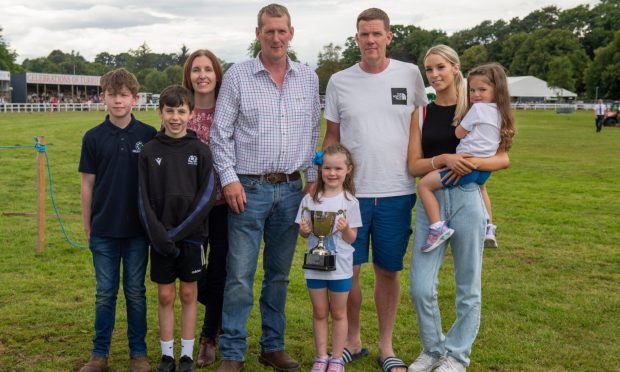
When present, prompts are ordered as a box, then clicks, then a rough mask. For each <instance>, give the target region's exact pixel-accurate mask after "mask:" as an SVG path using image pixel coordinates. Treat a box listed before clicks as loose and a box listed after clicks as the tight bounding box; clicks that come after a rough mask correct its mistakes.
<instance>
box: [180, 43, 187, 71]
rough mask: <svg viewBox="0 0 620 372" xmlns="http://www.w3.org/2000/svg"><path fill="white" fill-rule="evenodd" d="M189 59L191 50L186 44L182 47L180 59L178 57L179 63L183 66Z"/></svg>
mask: <svg viewBox="0 0 620 372" xmlns="http://www.w3.org/2000/svg"><path fill="white" fill-rule="evenodd" d="M188 57H189V48H188V47H187V46H186V45H185V44H183V46H181V52H179V54H178V57H177V63H178V64H179V65H181V66H183V65H184V64H185V61H187V58H188Z"/></svg>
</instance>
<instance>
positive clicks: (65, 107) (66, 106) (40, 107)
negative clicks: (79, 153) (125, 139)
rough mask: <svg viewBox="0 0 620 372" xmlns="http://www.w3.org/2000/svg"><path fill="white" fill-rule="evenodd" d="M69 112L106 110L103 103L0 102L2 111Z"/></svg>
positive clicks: (149, 107) (141, 108) (150, 106)
mask: <svg viewBox="0 0 620 372" xmlns="http://www.w3.org/2000/svg"><path fill="white" fill-rule="evenodd" d="M133 109H134V110H136V111H152V110H155V109H157V105H154V104H148V105H136V106H134V108H133ZM54 111H56V112H59V111H62V112H69V111H106V106H105V105H104V104H103V103H59V104H58V105H56V106H54V105H52V104H50V103H4V104H1V103H0V112H54Z"/></svg>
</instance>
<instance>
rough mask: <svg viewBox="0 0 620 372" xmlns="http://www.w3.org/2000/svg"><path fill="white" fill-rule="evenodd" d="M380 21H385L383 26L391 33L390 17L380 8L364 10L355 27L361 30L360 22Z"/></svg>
mask: <svg viewBox="0 0 620 372" xmlns="http://www.w3.org/2000/svg"><path fill="white" fill-rule="evenodd" d="M374 20H380V21H383V26H384V27H385V31H386V32H390V17H388V15H387V13H386V12H384V11H383V10H381V9H379V8H369V9H366V10H364V11H363V12H361V13H360V15H358V16H357V22H356V23H355V27H357V29H358V30H359V29H360V21H374Z"/></svg>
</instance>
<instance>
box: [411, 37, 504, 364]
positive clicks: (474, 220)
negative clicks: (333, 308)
mask: <svg viewBox="0 0 620 372" xmlns="http://www.w3.org/2000/svg"><path fill="white" fill-rule="evenodd" d="M424 68H425V72H426V77H427V78H428V81H429V83H430V84H431V85H432V86H433V88H435V90H436V92H437V99H436V100H435V101H434V102H433V103H431V104H430V105H428V106H427V109H426V114H425V115H424V119H423V125H420V117H421V116H423V115H420V113H419V112H418V111H417V110H416V112H414V114H413V115H412V122H411V132H410V133H411V134H410V140H409V149H408V159H407V166H408V168H409V172H410V173H411V174H412V175H413V176H417V177H421V176H424V175H425V174H427V173H429V172H431V171H433V170H435V169H438V168H442V167H445V168H447V169H448V170H449V171H451V172H452V173H451V174H452V175H454V176H460V175H464V174H467V173H469V172H470V171H471V170H472V169H478V170H486V171H496V170H500V169H503V168H506V167H508V165H509V159H508V155H507V154H506V152H505V151H499V152H498V153H497V154H496V155H495V156H492V157H489V158H474V157H471V156H469V155H467V154H456V147H457V145H458V144H459V139H458V138H457V137H456V135H455V131H454V126H453V125H452V124H453V123H454V122H458V121H459V120H460V118H462V117H463V116H464V115H465V113H466V112H467V109H468V107H467V92H466V87H465V81H464V79H463V75H462V74H461V72H460V62H459V58H458V55H457V54H456V52H455V51H454V50H453V49H452V48H450V47H448V46H445V45H437V46H434V47H432V48H431V49H429V50H428V52H427V53H426V56H425V59H424ZM435 195H436V197H437V201H438V202H439V205H440V209H441V217H442V219H445V220H450V224H451V226H452V227H453V228H454V230H455V232H454V234H453V235H452V237H451V239H450V245H451V246H452V256H453V257H454V269H455V274H454V280H455V282H456V288H457V293H456V313H457V317H456V321H455V322H454V324H453V325H452V327H451V328H450V330H449V331H448V333H447V334H446V335H444V334H443V331H442V325H441V314H440V312H439V304H438V302H437V287H438V272H439V268H440V267H441V264H442V263H443V259H444V257H445V255H446V252H447V249H448V244H447V242H444V243H443V244H441V245H440V246H439V247H438V248H437V249H435V250H433V251H431V252H428V253H423V252H422V246H423V245H424V243H425V238H426V235H427V234H428V230H429V221H428V218H427V215H426V213H425V210H424V206H423V205H422V204H421V203H419V204H418V206H417V208H416V216H415V226H416V231H415V236H414V243H413V254H412V262H411V266H410V274H409V275H410V280H411V296H412V299H413V303H414V305H415V309H416V313H417V317H418V326H419V333H420V337H421V339H422V340H421V341H422V346H423V350H422V353H420V355H419V356H418V358H417V359H416V360H415V361H414V362H413V363H412V364H411V365H410V366H409V372H416V371H431V370H433V369H434V368H437V369H436V371H440V372H447V371H465V369H466V367H467V366H468V365H469V363H470V360H469V355H470V353H471V347H472V344H473V343H474V340H475V339H476V335H477V333H478V327H479V325H480V308H481V279H480V276H481V270H482V251H483V245H484V236H485V226H486V223H487V215H486V213H485V206H484V202H483V200H482V196H481V193H480V188H479V186H478V185H477V184H476V183H470V184H466V185H462V186H458V187H454V188H445V189H441V190H437V191H436V194H435Z"/></svg>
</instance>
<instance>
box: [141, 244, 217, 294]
mask: <svg viewBox="0 0 620 372" xmlns="http://www.w3.org/2000/svg"><path fill="white" fill-rule="evenodd" d="M176 246H177V247H179V249H180V250H181V253H180V254H179V256H178V257H176V258H174V257H167V256H164V255H161V254H159V253H158V252H157V251H156V250H155V249H153V247H151V280H152V281H153V282H155V283H158V284H170V283H173V282H174V281H175V280H176V279H177V278H179V279H180V280H181V281H182V282H189V283H191V282H195V281H198V278H199V277H200V275H201V274H202V271H203V270H204V267H205V254H204V249H203V247H202V244H194V243H186V242H177V243H176Z"/></svg>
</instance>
